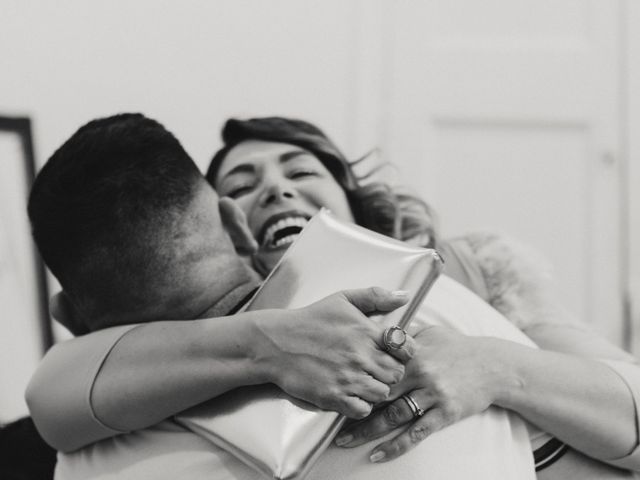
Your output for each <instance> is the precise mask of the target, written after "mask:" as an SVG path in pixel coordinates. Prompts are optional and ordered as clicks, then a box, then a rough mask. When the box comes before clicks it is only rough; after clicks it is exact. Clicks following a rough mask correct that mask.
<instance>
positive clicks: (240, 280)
mask: <svg viewBox="0 0 640 480" xmlns="http://www.w3.org/2000/svg"><path fill="white" fill-rule="evenodd" d="M240 263H241V266H239V265H235V266H234V267H235V268H232V269H231V272H233V273H232V274H231V275H230V276H228V277H227V278H226V280H227V282H225V284H224V288H223V289H222V290H221V292H220V295H219V298H220V300H218V301H217V302H216V303H214V304H213V305H211V306H210V307H209V308H208V309H207V311H206V312H204V315H199V317H200V318H204V317H208V318H212V317H221V316H225V315H229V314H230V312H232V311H234V310H235V309H236V307H237V306H238V304H239V303H240V302H242V301H243V300H245V299H246V298H247V297H248V296H249V294H250V293H251V292H253V291H254V290H255V289H256V288H258V287H259V286H260V284H261V282H262V278H261V277H260V276H259V275H258V274H257V273H256V272H255V271H254V270H253V269H251V268H249V267H248V266H246V264H244V263H243V262H240Z"/></svg>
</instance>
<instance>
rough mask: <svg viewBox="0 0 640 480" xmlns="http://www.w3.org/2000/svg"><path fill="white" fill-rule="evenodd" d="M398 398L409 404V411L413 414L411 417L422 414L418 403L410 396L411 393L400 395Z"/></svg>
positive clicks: (417, 416) (422, 411)
mask: <svg viewBox="0 0 640 480" xmlns="http://www.w3.org/2000/svg"><path fill="white" fill-rule="evenodd" d="M400 398H402V399H403V400H404V401H405V402H406V403H407V405H408V406H409V409H410V410H411V413H412V414H413V418H419V417H421V416H423V415H424V410H423V409H421V408H420V407H419V406H418V404H417V403H416V401H415V400H414V399H413V397H411V395H409V394H405V395H402V397H400Z"/></svg>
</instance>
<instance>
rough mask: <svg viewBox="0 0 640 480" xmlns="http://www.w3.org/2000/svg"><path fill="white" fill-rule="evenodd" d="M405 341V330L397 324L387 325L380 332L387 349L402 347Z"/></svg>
mask: <svg viewBox="0 0 640 480" xmlns="http://www.w3.org/2000/svg"><path fill="white" fill-rule="evenodd" d="M406 341H407V332H405V331H404V330H403V329H402V328H400V327H398V326H393V327H389V328H387V329H386V330H385V331H384V333H383V334H382V344H383V345H384V349H385V350H387V351H389V350H398V349H400V348H402V346H403V345H404V343H405V342H406Z"/></svg>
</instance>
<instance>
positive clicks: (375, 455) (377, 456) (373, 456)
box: [369, 450, 386, 463]
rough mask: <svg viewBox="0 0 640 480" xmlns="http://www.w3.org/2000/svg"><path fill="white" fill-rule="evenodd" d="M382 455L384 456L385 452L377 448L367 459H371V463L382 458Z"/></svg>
mask: <svg viewBox="0 0 640 480" xmlns="http://www.w3.org/2000/svg"><path fill="white" fill-rule="evenodd" d="M384 457H386V454H385V453H384V452H383V451H382V450H378V451H377V452H373V453H372V454H371V456H370V457H369V460H371V461H372V462H373V463H377V462H379V461H380V460H382V459H383V458H384Z"/></svg>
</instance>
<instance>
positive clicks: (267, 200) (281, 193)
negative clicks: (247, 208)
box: [260, 183, 295, 207]
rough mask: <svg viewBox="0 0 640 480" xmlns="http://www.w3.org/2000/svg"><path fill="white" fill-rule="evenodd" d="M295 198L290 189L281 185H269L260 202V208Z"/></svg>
mask: <svg viewBox="0 0 640 480" xmlns="http://www.w3.org/2000/svg"><path fill="white" fill-rule="evenodd" d="M294 196H295V194H294V192H293V190H292V189H291V188H287V187H286V186H284V185H281V184H276V183H274V184H271V185H269V186H268V187H267V188H266V189H265V191H264V193H263V195H262V198H261V200H260V204H261V205H262V206H265V207H266V206H267V205H271V204H272V203H278V202H281V201H282V200H286V199H290V198H293V197H294Z"/></svg>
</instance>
